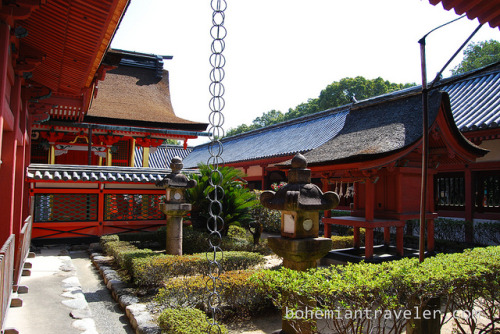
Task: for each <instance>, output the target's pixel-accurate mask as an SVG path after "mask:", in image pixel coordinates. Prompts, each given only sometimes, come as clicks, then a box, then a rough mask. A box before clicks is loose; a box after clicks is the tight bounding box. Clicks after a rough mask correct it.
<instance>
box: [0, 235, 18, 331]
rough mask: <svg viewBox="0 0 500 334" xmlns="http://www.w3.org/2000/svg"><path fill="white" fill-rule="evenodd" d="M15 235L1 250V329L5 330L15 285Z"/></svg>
mask: <svg viewBox="0 0 500 334" xmlns="http://www.w3.org/2000/svg"><path fill="white" fill-rule="evenodd" d="M14 254H15V235H14V234H12V235H11V236H10V237H9V238H8V239H7V241H6V242H5V243H4V245H3V247H2V248H1V249H0V289H1V291H0V294H1V295H0V329H1V330H3V329H4V325H5V318H6V315H7V310H8V309H9V307H10V302H11V297H12V287H13V284H14V282H13V281H14Z"/></svg>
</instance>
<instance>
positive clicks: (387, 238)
mask: <svg viewBox="0 0 500 334" xmlns="http://www.w3.org/2000/svg"><path fill="white" fill-rule="evenodd" d="M390 244H391V228H390V227H389V226H386V227H384V245H386V246H389V245H390Z"/></svg>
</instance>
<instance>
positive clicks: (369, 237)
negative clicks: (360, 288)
mask: <svg viewBox="0 0 500 334" xmlns="http://www.w3.org/2000/svg"><path fill="white" fill-rule="evenodd" d="M365 190H366V192H365V220H366V221H367V222H373V219H374V218H375V184H374V183H373V181H372V180H366V183H365ZM365 257H366V258H367V259H370V258H372V257H373V228H371V227H366V232H365Z"/></svg>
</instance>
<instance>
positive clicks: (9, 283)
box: [0, 0, 128, 330]
mask: <svg viewBox="0 0 500 334" xmlns="http://www.w3.org/2000/svg"><path fill="white" fill-rule="evenodd" d="M127 5H128V1H127V0H99V1H97V0H89V1H85V2H76V1H75V2H67V1H62V0H52V1H45V0H31V1H2V2H0V18H1V19H0V96H1V97H2V99H1V101H2V103H1V104H0V157H1V165H0V187H1V189H2V196H1V199H0V244H1V245H3V246H2V248H1V250H0V280H1V282H0V287H1V291H0V296H1V305H0V322H1V323H0V327H1V329H2V330H3V320H4V318H5V313H6V312H7V309H8V307H9V304H10V299H11V291H12V289H14V290H16V289H17V284H18V282H19V278H20V275H21V273H22V268H23V264H24V261H25V258H26V256H27V253H28V251H29V243H30V233H31V216H30V209H29V208H30V203H29V195H28V194H29V187H28V184H27V183H26V182H25V177H26V174H25V173H26V167H27V166H28V164H29V159H30V158H29V157H30V149H31V125H32V123H33V122H34V121H35V120H37V119H40V115H41V118H45V114H46V113H47V112H49V111H50V110H51V109H57V110H72V111H73V112H74V113H75V114H76V115H78V117H83V115H85V113H86V112H87V110H88V108H89V105H90V103H91V101H92V98H93V95H94V91H95V87H96V84H97V82H98V81H99V78H101V75H100V74H101V73H103V68H102V67H101V61H102V59H103V56H104V54H105V51H106V49H107V48H108V45H109V43H110V41H111V38H112V36H113V34H114V32H115V31H116V29H117V27H118V24H119V22H120V19H121V17H122V15H123V13H124V12H125V9H126V7H127ZM56 106H57V107H56Z"/></svg>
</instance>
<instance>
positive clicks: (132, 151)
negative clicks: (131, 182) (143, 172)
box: [129, 138, 135, 167]
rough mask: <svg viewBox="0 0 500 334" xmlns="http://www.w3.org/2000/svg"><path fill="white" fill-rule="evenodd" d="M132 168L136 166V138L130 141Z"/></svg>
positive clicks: (130, 164)
mask: <svg viewBox="0 0 500 334" xmlns="http://www.w3.org/2000/svg"><path fill="white" fill-rule="evenodd" d="M129 166H130V167H134V166H135V138H132V139H131V140H130V163H129Z"/></svg>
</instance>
